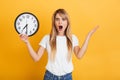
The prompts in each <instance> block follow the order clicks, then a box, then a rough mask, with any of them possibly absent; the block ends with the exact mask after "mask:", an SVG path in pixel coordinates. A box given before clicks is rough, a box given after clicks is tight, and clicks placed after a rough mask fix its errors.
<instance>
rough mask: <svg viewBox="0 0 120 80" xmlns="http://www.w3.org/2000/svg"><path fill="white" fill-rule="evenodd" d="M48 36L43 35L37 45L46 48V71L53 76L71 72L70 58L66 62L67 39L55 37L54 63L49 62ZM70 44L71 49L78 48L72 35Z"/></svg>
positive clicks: (76, 41) (76, 40) (75, 38)
mask: <svg viewBox="0 0 120 80" xmlns="http://www.w3.org/2000/svg"><path fill="white" fill-rule="evenodd" d="M49 39H50V35H45V36H44V37H43V38H42V40H41V41H40V43H39V45H41V46H42V47H44V48H46V50H47V53H48V62H47V65H46V69H47V70H48V71H50V72H51V73H53V74H54V75H58V76H61V75H65V74H67V73H70V72H72V71H73V64H72V58H71V60H70V61H68V60H67V54H68V48H67V39H66V36H57V37H56V49H57V50H56V55H55V61H54V62H52V61H51V60H50V54H51V53H50V52H51V47H50V44H49ZM72 44H73V46H72V47H73V48H74V47H75V46H78V45H79V43H78V39H77V37H76V36H75V35H72Z"/></svg>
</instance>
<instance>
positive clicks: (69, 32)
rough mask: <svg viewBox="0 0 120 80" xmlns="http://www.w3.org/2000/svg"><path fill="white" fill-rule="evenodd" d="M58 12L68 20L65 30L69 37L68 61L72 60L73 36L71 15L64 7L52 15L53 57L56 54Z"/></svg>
mask: <svg viewBox="0 0 120 80" xmlns="http://www.w3.org/2000/svg"><path fill="white" fill-rule="evenodd" d="M57 14H60V15H62V17H64V18H65V19H66V20H67V28H66V30H65V36H66V38H67V47H68V61H70V59H71V55H72V36H71V29H70V21H69V16H68V14H67V12H66V11H65V10H64V9H58V10H56V11H55V12H54V14H53V16H52V29H51V33H50V46H51V59H52V60H53V61H54V59H55V54H56V36H57V29H56V27H55V17H56V15H57Z"/></svg>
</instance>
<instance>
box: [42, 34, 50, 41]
mask: <svg viewBox="0 0 120 80" xmlns="http://www.w3.org/2000/svg"><path fill="white" fill-rule="evenodd" d="M49 38H50V35H49V34H46V35H44V36H43V37H42V40H49Z"/></svg>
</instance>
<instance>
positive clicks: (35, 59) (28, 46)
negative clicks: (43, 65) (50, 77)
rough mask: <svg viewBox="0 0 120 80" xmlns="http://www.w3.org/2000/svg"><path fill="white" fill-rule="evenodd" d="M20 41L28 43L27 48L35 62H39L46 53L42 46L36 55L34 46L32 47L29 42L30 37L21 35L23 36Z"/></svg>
mask: <svg viewBox="0 0 120 80" xmlns="http://www.w3.org/2000/svg"><path fill="white" fill-rule="evenodd" d="M20 39H21V40H22V41H24V42H25V43H26V46H27V48H28V51H29V53H30V56H31V57H32V58H33V60H34V61H35V62H37V61H39V59H40V58H41V57H42V55H43V53H44V50H45V48H43V47H42V46H41V47H40V48H39V49H38V52H37V53H36V52H35V51H34V50H33V48H32V46H31V44H30V42H29V40H28V36H27V35H23V34H21V35H20Z"/></svg>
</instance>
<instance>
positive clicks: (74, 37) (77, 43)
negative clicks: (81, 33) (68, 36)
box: [72, 35, 79, 47]
mask: <svg viewBox="0 0 120 80" xmlns="http://www.w3.org/2000/svg"><path fill="white" fill-rule="evenodd" d="M72 39H73V47H75V46H79V41H78V38H77V37H76V36H75V35H72Z"/></svg>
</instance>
